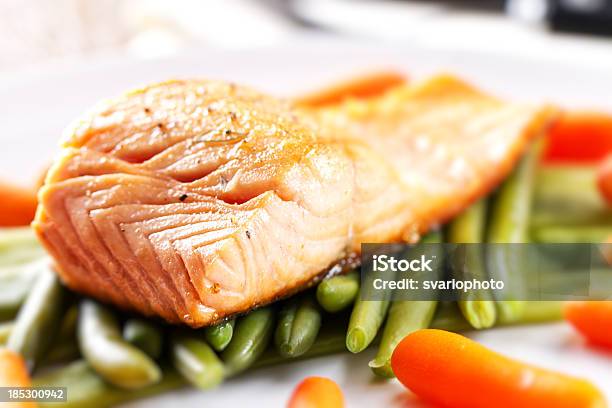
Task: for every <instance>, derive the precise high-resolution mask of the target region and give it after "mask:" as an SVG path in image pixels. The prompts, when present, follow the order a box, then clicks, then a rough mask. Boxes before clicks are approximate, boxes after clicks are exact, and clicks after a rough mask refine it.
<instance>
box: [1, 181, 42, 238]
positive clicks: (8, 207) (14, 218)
mask: <svg viewBox="0 0 612 408" xmlns="http://www.w3.org/2000/svg"><path fill="white" fill-rule="evenodd" d="M35 212H36V192H35V191H34V190H33V189H29V188H24V187H20V186H15V185H12V184H9V183H6V182H3V181H0V227H14V226H19V225H28V224H29V223H30V222H31V221H32V220H33V219H34V213H35Z"/></svg>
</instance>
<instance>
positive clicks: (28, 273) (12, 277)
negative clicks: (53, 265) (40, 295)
mask: <svg viewBox="0 0 612 408" xmlns="http://www.w3.org/2000/svg"><path fill="white" fill-rule="evenodd" d="M46 267H47V264H46V263H45V264H43V263H41V262H40V261H37V262H34V263H31V264H27V265H18V266H14V267H11V268H10V269H9V268H4V269H3V271H2V273H1V274H0V321H4V320H9V319H13V318H15V316H17V312H18V311H19V308H20V307H21V306H22V305H23V303H24V302H25V299H26V298H27V297H28V294H29V293H30V291H31V290H32V287H33V286H34V283H35V282H36V278H37V276H38V275H39V272H40V271H41V270H42V269H44V268H46Z"/></svg>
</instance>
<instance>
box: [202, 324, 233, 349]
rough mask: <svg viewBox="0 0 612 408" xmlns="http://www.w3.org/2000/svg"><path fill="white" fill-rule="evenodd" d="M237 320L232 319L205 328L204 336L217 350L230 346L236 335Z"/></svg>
mask: <svg viewBox="0 0 612 408" xmlns="http://www.w3.org/2000/svg"><path fill="white" fill-rule="evenodd" d="M235 324H236V320H234V319H231V320H228V321H225V322H221V323H219V324H217V325H215V326H211V327H207V328H206V329H204V337H205V338H206V341H207V342H208V344H210V346H211V347H212V348H214V349H215V350H216V351H223V350H225V348H226V347H227V346H228V344H229V343H230V341H231V340H232V336H233V335H234V325H235Z"/></svg>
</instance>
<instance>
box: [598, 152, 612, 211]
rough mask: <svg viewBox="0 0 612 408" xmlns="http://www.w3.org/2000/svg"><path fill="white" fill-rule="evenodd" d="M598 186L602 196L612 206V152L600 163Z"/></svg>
mask: <svg viewBox="0 0 612 408" xmlns="http://www.w3.org/2000/svg"><path fill="white" fill-rule="evenodd" d="M597 186H598V187H599V192H600V193H601V195H602V197H603V198H604V199H605V200H606V202H607V203H608V205H611V206H612V154H609V155H608V157H606V159H605V160H604V161H603V162H602V163H601V164H600V165H599V170H598V171H597Z"/></svg>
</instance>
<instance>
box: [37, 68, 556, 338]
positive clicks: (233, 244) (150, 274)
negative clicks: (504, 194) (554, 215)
mask: <svg viewBox="0 0 612 408" xmlns="http://www.w3.org/2000/svg"><path fill="white" fill-rule="evenodd" d="M550 117H551V110H550V109H548V108H546V107H530V106H524V105H515V104H509V103H505V102H502V101H499V100H497V99H495V98H492V97H490V96H487V95H484V94H482V93H480V92H479V91H477V90H475V89H473V88H471V87H470V86H468V85H466V84H464V83H463V82H461V81H459V80H457V79H454V78H452V77H449V76H440V77H435V78H433V79H431V80H429V81H426V82H424V83H421V84H417V85H414V86H408V85H403V84H402V85H398V86H397V87H394V88H392V89H391V90H390V91H388V92H386V93H384V94H383V95H380V96H378V97H374V98H370V99H360V100H348V101H345V102H342V103H337V104H332V105H325V106H324V107H318V108H315V107H308V106H304V105H303V104H302V105H300V106H296V105H295V104H292V103H291V102H288V101H284V100H279V99H276V98H273V97H270V96H267V95H263V94H261V93H259V92H257V91H254V90H251V89H249V88H246V87H241V86H236V85H233V84H230V83H224V82H214V81H204V80H183V81H178V80H177V81H169V82H164V83H159V84H155V85H151V86H149V87H146V88H143V89H139V90H136V91H133V92H130V93H127V94H125V95H123V96H122V97H120V98H118V99H114V100H110V101H106V102H104V103H103V104H101V105H100V106H98V107H96V108H95V109H94V110H93V111H91V112H90V113H88V114H86V115H85V116H83V117H82V118H81V119H80V120H78V121H77V122H75V124H74V125H73V126H72V127H71V128H69V130H68V131H67V134H66V136H65V138H64V142H63V148H62V152H61V155H60V157H58V158H57V160H56V161H55V163H54V164H53V166H52V168H51V169H50V170H49V172H48V174H47V177H46V180H45V183H44V185H43V187H42V188H41V189H40V191H39V203H40V204H39V207H38V211H37V216H36V219H35V221H34V223H33V226H34V229H35V230H36V232H37V234H38V236H39V238H40V240H41V242H42V243H43V244H44V246H45V247H46V248H47V250H48V251H49V252H50V254H51V255H52V256H53V258H54V260H55V263H56V269H57V271H58V273H59V274H60V276H61V277H62V279H63V281H64V282H65V283H66V284H67V285H68V286H69V287H71V288H73V289H74V290H76V291H78V292H81V293H84V294H87V295H90V296H93V297H95V298H98V299H100V300H102V301H106V302H110V303H113V304H115V305H117V306H119V307H122V308H125V309H131V310H136V311H139V312H141V313H143V314H145V315H156V316H161V317H162V318H164V319H165V320H167V321H169V322H173V323H181V322H182V323H185V324H188V325H190V326H192V327H201V326H206V325H210V324H213V323H215V322H217V321H219V320H220V319H223V318H226V317H228V316H232V315H234V314H238V313H242V312H245V311H248V310H249V309H251V308H254V307H257V306H259V305H262V304H266V303H269V302H271V301H273V300H275V299H277V298H279V297H282V296H286V295H288V294H291V293H293V292H295V291H297V290H299V289H300V288H302V287H304V286H306V285H308V284H309V283H310V282H312V281H313V279H315V278H316V277H317V276H320V275H321V273H323V272H325V271H326V270H327V269H328V268H329V267H330V266H331V265H334V264H335V263H336V262H338V261H339V260H340V259H342V258H344V257H346V256H348V255H349V254H352V253H356V252H359V248H360V244H361V243H363V242H389V241H399V240H408V241H414V240H415V239H417V238H418V234H419V233H421V232H424V231H425V230H427V229H428V228H430V227H431V226H432V225H434V224H436V223H440V222H443V221H444V220H446V219H448V218H449V217H452V216H453V215H454V214H456V213H458V212H459V211H461V210H462V209H463V208H465V207H466V206H468V205H469V204H470V203H471V202H472V201H473V200H475V199H477V198H478V197H480V196H482V195H484V194H486V193H488V192H489V191H490V190H491V189H492V188H494V187H495V185H496V184H497V183H498V182H499V181H500V180H501V179H503V178H504V177H505V176H506V175H507V174H508V172H509V171H510V170H511V168H512V166H513V165H514V163H515V162H516V160H517V159H518V157H519V156H520V154H521V152H522V151H523V150H524V148H525V146H526V144H527V143H528V142H529V140H530V139H531V138H532V137H534V136H535V135H537V134H539V133H541V131H542V129H543V127H544V126H546V125H547V123H548V121H549V119H550Z"/></svg>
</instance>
